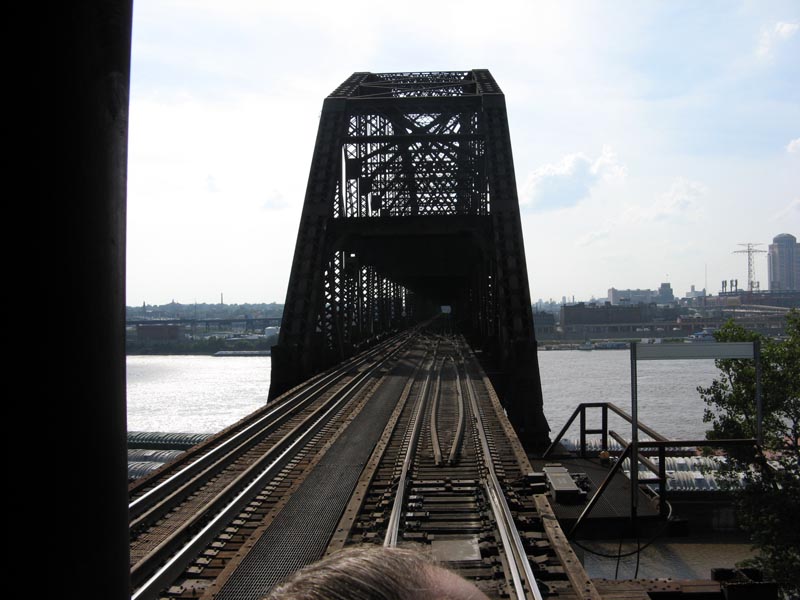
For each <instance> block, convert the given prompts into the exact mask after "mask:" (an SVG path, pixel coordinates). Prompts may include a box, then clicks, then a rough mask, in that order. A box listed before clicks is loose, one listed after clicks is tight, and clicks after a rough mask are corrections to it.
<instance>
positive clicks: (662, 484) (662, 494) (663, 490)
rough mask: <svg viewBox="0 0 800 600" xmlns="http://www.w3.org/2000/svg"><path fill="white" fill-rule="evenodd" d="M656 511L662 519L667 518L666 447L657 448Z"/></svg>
mask: <svg viewBox="0 0 800 600" xmlns="http://www.w3.org/2000/svg"><path fill="white" fill-rule="evenodd" d="M658 478H659V482H658V511H659V514H660V515H661V516H662V517H666V516H667V447H666V446H664V445H661V446H659V447H658Z"/></svg>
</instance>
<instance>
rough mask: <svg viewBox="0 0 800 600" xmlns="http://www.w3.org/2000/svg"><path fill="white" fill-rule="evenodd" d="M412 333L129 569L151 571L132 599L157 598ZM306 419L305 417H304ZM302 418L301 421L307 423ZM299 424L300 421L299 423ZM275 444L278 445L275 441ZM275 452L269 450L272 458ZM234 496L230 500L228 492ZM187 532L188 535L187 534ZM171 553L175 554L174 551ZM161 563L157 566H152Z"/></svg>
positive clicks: (137, 572) (133, 576) (136, 573)
mask: <svg viewBox="0 0 800 600" xmlns="http://www.w3.org/2000/svg"><path fill="white" fill-rule="evenodd" d="M410 339H411V336H409V337H408V338H407V339H406V340H404V341H403V342H402V343H401V344H399V345H398V347H397V348H395V349H394V350H392V351H391V352H390V353H389V354H388V355H387V356H385V357H384V358H383V359H382V360H381V361H379V362H378V363H376V364H375V365H373V366H372V367H371V368H369V369H368V370H366V371H364V372H362V373H361V374H360V375H358V376H357V378H356V379H355V380H354V381H353V382H352V383H351V384H350V385H348V386H347V388H346V389H344V390H341V391H340V392H337V394H336V395H334V396H333V397H332V398H331V399H329V401H328V403H327V405H326V406H324V407H321V408H320V409H318V410H317V411H315V413H314V416H316V415H317V414H319V413H320V412H322V411H323V410H324V413H323V414H321V415H320V416H319V417H318V418H316V420H315V421H314V422H313V423H312V424H311V425H310V426H308V427H307V428H305V430H304V431H299V429H300V427H298V428H295V430H294V431H292V432H290V433H288V434H287V435H286V436H284V438H283V439H282V440H281V442H279V444H280V448H279V449H278V450H276V452H280V454H279V455H278V456H276V457H274V459H273V460H272V461H271V462H270V464H269V465H268V466H267V467H266V468H265V469H264V470H263V471H262V472H261V473H260V474H259V475H258V476H257V477H256V478H255V479H253V480H252V481H251V482H250V483H249V484H247V485H246V487H244V489H242V490H241V491H239V492H238V493H236V492H235V490H234V489H233V488H234V486H233V484H230V485H229V486H228V487H227V488H226V489H225V490H224V491H223V492H222V493H221V494H219V495H218V496H217V497H216V498H215V500H214V501H212V502H211V503H209V504H207V508H205V509H204V510H202V511H198V513H196V514H195V518H194V519H192V520H191V522H187V523H185V524H184V525H183V526H182V528H181V534H183V535H177V534H176V533H175V532H173V536H171V538H172V539H171V540H170V542H169V543H167V540H165V541H164V542H162V544H161V545H159V547H158V548H157V549H156V550H155V551H154V552H152V553H150V554H149V555H148V557H146V558H145V559H143V560H142V561H140V562H139V563H138V564H137V565H135V566H134V568H133V569H131V579H132V580H133V581H134V585H136V583H135V581H136V579H137V577H136V576H138V579H143V578H144V577H147V574H148V573H150V572H154V574H153V575H151V576H150V577H149V579H147V580H146V581H144V583H143V584H142V585H141V586H140V587H139V588H138V589H137V590H136V591H135V592H134V593H133V595H132V596H131V598H132V600H150V599H155V598H157V597H158V594H159V593H160V591H161V590H162V589H164V587H166V586H167V585H169V584H170V583H172V582H173V581H174V580H175V578H177V577H178V576H179V575H180V574H181V573H182V572H183V571H184V570H185V569H186V567H187V565H188V564H189V563H190V562H191V561H192V560H193V559H194V558H195V557H196V556H197V554H198V553H199V552H200V551H202V549H203V548H205V547H206V546H207V545H208V544H209V543H210V542H211V541H212V540H213V539H214V538H215V537H216V536H217V535H218V534H219V531H220V530H222V529H223V528H224V527H225V526H226V525H227V523H229V522H230V521H231V520H232V519H233V518H234V517H235V516H236V515H237V514H238V513H239V512H241V510H242V509H243V508H244V507H245V506H247V504H248V503H249V502H250V501H251V499H252V498H253V497H255V496H256V495H257V494H258V493H259V492H260V490H262V489H263V488H264V486H265V485H267V483H268V482H269V481H270V480H271V479H272V478H273V477H274V476H275V475H277V474H278V473H279V472H280V470H281V469H282V468H283V466H284V465H285V464H286V463H287V462H288V461H289V460H290V459H291V458H292V456H294V455H295V454H296V453H297V451H299V450H300V449H301V448H302V446H303V445H304V444H305V443H307V441H308V440H309V439H310V438H312V437H313V436H314V435H315V434H316V433H317V432H318V431H319V430H320V429H321V428H322V427H323V426H324V425H325V424H326V423H327V422H328V421H329V420H330V419H331V418H332V417H333V415H334V414H335V412H336V411H337V410H338V409H339V408H340V407H341V406H342V405H343V404H344V403H345V402H346V401H348V400H350V399H351V398H352V396H354V395H355V393H356V392H358V391H359V390H360V389H361V388H362V387H363V385H364V383H365V382H366V381H367V380H368V379H369V378H370V377H371V376H372V374H373V373H375V372H376V371H378V370H379V369H380V368H381V367H383V366H384V364H385V363H386V362H388V361H389V360H390V359H391V358H393V357H394V356H395V355H396V354H397V353H398V352H399V351H400V350H401V349H402V348H403V347H405V345H406V344H407V343H408V342H409V340H410ZM306 421H308V419H307V420H306ZM306 421H304V423H303V424H305V423H306ZM301 425H302V424H301ZM276 446H277V444H276ZM273 454H274V453H270V456H271V457H272V455H273ZM232 494H235V496H234V497H233V498H232V499H231V495H232ZM217 510H218V511H219V512H216V514H215V515H214V516H213V517H212V518H211V520H210V521H209V522H208V523H207V524H206V525H204V526H203V527H202V528H201V529H200V531H198V532H197V533H196V534H194V535H193V536H192V537H191V539H189V540H188V541H187V542H186V543H182V542H181V547H180V548H179V549H177V550H176V549H175V546H176V545H177V544H178V543H179V542H180V538H181V537H184V538H185V537H188V535H191V533H190V532H189V529H190V528H191V526H199V525H200V523H201V522H202V521H203V520H204V519H205V518H207V517H208V516H209V515H210V514H212V513H214V511H217ZM187 534H188V535H187ZM173 552H174V553H173ZM158 564H160V565H161V566H160V567H155V565H158Z"/></svg>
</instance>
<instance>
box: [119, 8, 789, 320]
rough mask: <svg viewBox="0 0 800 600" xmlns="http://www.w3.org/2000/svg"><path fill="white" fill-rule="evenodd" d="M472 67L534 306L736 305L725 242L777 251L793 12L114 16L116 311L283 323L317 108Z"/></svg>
mask: <svg viewBox="0 0 800 600" xmlns="http://www.w3.org/2000/svg"><path fill="white" fill-rule="evenodd" d="M475 68H486V69H489V70H490V71H491V72H492V75H493V76H494V78H495V80H496V81H497V83H498V84H499V86H500V87H501V89H502V90H503V92H504V93H505V96H506V105H507V110H508V119H509V127H510V131H511V143H512V149H513V152H514V164H515V171H516V180H517V188H518V194H519V200H520V210H521V215H522V227H523V235H524V243H525V253H526V258H527V265H528V273H529V280H530V287H531V298H532V300H533V301H534V302H535V301H536V300H537V299H540V298H541V299H544V300H545V301H546V300H548V299H551V298H552V299H555V300H556V301H561V298H562V297H563V296H566V297H567V298H569V299H571V298H572V297H573V296H574V297H575V298H576V299H579V300H584V299H586V300H588V299H590V298H591V297H597V298H605V297H606V294H607V291H608V289H609V288H610V287H615V288H617V289H628V288H632V289H635V288H642V289H646V288H650V289H656V288H658V286H659V284H660V283H661V282H665V281H667V282H670V283H671V285H672V288H673V290H674V292H675V294H676V295H677V296H683V295H684V294H685V292H687V291H688V290H689V288H690V285H695V286H696V288H697V289H702V288H703V287H706V285H707V287H708V291H709V292H710V293H714V294H716V293H718V292H719V290H720V282H721V281H722V280H723V279H726V280H729V279H738V280H739V287H740V288H741V287H746V285H747V283H746V282H747V257H746V255H745V254H736V253H734V251H736V250H742V249H744V248H743V247H742V246H740V245H739V244H744V243H756V244H763V246H758V247H757V248H758V249H760V250H766V249H767V246H768V244H769V243H771V242H772V238H773V237H775V236H776V235H778V234H779V233H791V234H792V235H795V236H796V237H798V238H800V2H798V1H797V0H792V1H769V0H763V1H753V2H736V1H725V2H716V1H704V2H693V1H692V2H682V1H674V2H666V1H658V2H645V1H607V2H591V1H582V2H577V1H574V2H573V1H559V2H555V1H554V2H544V1H532V0H527V1H507V0H495V1H494V2H491V3H487V2H485V1H482V2H472V1H471V0H460V1H438V0H426V1H424V2H423V1H418V0H406V1H404V2H402V3H399V2H391V3H390V2H385V3H384V2H378V1H376V0H371V1H364V2H360V1H359V2H356V1H349V0H342V1H338V2H329V1H328V2H311V1H302V0H296V1H294V2H273V1H271V0H259V1H256V0H226V1H225V2H219V1H216V0H215V1H210V0H192V1H189V0H158V1H155V0H136V2H134V19H133V46H132V65H131V100H130V124H129V150H128V153H129V156H128V236H127V303H128V305H141V304H142V303H143V302H146V303H148V304H165V303H168V302H170V301H172V300H175V301H176V302H181V303H187V304H189V303H194V302H200V303H202V302H219V301H220V295H221V294H224V301H225V303H239V304H241V303H256V302H278V303H283V302H284V300H285V296H286V286H287V284H288V279H289V271H290V268H291V261H292V257H293V253H294V246H295V240H296V236H297V228H298V224H299V220H300V212H301V209H302V204H303V197H304V193H305V186H306V182H307V179H308V171H309V166H310V162H311V155H312V152H313V149H314V142H315V137H316V129H317V126H318V123H319V115H320V110H321V107H322V101H323V99H324V98H325V97H326V96H327V95H328V94H330V93H331V92H332V91H333V90H334V89H335V88H336V87H337V86H338V85H339V84H340V83H341V82H342V81H344V80H345V79H346V78H347V77H348V76H349V75H350V74H351V73H353V72H356V71H372V72H376V73H377V72H397V71H436V70H469V69H475ZM755 265H756V279H757V280H759V281H760V282H761V287H762V289H766V287H767V261H766V254H757V255H756V256H755Z"/></svg>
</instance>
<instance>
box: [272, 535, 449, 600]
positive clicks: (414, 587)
mask: <svg viewBox="0 0 800 600" xmlns="http://www.w3.org/2000/svg"><path fill="white" fill-rule="evenodd" d="M437 567H438V565H437V564H436V563H435V562H434V561H433V560H431V559H429V558H428V557H427V556H425V555H424V554H421V553H419V552H415V551H413V550H405V549H402V548H382V547H378V546H374V547H358V548H352V549H346V550H342V551H340V552H337V553H335V554H332V555H331V556H329V557H327V558H325V559H323V560H321V561H320V562H318V563H314V564H312V565H309V566H307V567H304V568H302V569H300V570H299V571H297V572H296V573H294V574H293V575H291V576H290V577H289V578H288V579H286V580H284V581H283V582H282V583H280V584H278V585H277V586H276V587H275V588H273V590H272V591H271V592H270V593H269V595H268V596H267V597H266V598H265V599H264V600H419V599H420V598H425V597H430V596H432V595H433V593H432V592H434V590H435V589H436V587H437V585H436V581H435V580H434V579H433V578H434V576H435V570H436V568H437Z"/></svg>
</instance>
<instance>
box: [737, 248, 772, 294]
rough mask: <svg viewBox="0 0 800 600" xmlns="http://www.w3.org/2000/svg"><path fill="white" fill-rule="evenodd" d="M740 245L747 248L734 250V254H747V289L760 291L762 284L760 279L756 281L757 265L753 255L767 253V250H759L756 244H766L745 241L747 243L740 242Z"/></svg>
mask: <svg viewBox="0 0 800 600" xmlns="http://www.w3.org/2000/svg"><path fill="white" fill-rule="evenodd" d="M738 245H739V246H744V247H745V250H734V251H733V253H734V254H747V291H749V292H752V291H758V289H759V288H760V285H759V283H758V281H756V265H755V262H754V261H753V257H754V256H755V255H756V254H759V253H761V254H766V252H767V251H766V250H758V249H756V246H763V245H764V244H753V243H750V242H748V243H745V244H738Z"/></svg>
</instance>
